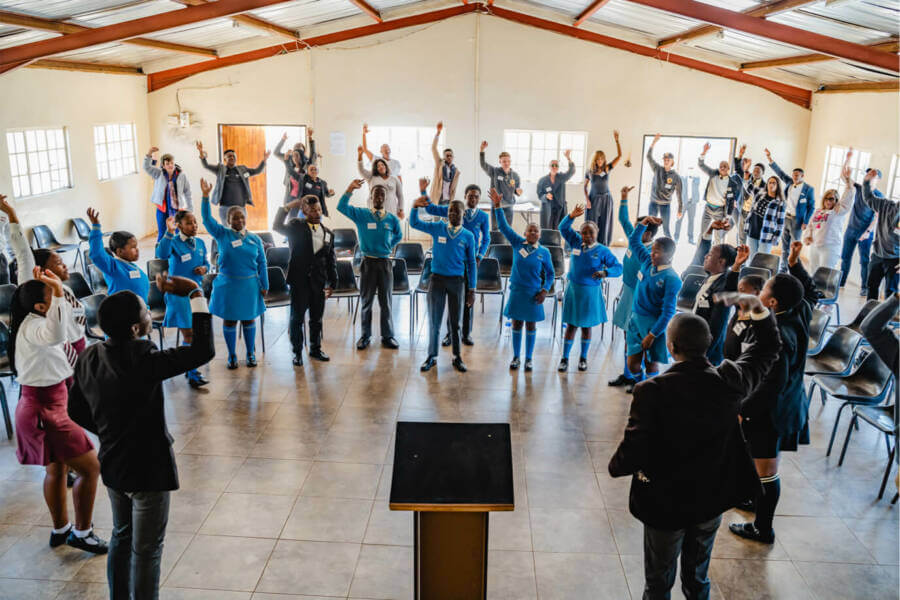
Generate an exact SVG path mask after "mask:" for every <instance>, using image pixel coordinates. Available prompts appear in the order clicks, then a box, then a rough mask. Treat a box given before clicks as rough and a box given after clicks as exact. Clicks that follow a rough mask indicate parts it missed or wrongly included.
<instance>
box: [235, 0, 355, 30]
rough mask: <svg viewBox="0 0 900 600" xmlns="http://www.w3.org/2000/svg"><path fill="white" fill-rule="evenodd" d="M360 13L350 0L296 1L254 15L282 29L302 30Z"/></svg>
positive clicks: (257, 11) (270, 7)
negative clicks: (302, 28) (276, 24)
mask: <svg viewBox="0 0 900 600" xmlns="http://www.w3.org/2000/svg"><path fill="white" fill-rule="evenodd" d="M359 12H360V10H359V9H358V8H356V6H354V5H353V4H351V3H350V2H349V1H348V0H296V1H295V2H285V3H284V4H276V5H275V6H269V7H266V8H261V9H259V10H254V11H252V14H254V15H256V16H257V17H260V18H261V19H265V20H267V21H272V22H273V23H278V24H279V25H281V26H282V27H288V28H290V29H300V28H301V27H308V26H310V25H314V24H316V23H322V22H325V21H331V20H334V19H342V18H344V17H352V16H353V15H357V14H359Z"/></svg>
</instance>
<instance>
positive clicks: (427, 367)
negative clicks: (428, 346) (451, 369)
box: [419, 356, 437, 373]
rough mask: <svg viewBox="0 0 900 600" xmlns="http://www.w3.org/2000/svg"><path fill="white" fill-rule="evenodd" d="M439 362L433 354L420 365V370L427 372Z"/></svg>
mask: <svg viewBox="0 0 900 600" xmlns="http://www.w3.org/2000/svg"><path fill="white" fill-rule="evenodd" d="M436 364H437V360H436V359H435V358H434V357H433V356H429V357H428V358H426V359H425V362H423V363H422V366H421V367H419V370H420V371H421V372H423V373H427V372H428V371H430V370H431V369H432V367H434V365H436Z"/></svg>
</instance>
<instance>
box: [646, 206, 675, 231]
mask: <svg viewBox="0 0 900 600" xmlns="http://www.w3.org/2000/svg"><path fill="white" fill-rule="evenodd" d="M671 208H672V205H671V204H657V203H656V201H655V200H651V201H650V208H648V209H647V213H648V214H649V215H650V216H651V217H655V216H657V215H659V218H660V219H662V226H663V233H664V234H665V236H666V237H672V234H671V233H669V214H670V212H671Z"/></svg>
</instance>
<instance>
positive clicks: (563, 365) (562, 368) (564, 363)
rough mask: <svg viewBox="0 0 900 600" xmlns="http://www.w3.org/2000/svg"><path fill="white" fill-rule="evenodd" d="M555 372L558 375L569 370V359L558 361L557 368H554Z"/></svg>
mask: <svg viewBox="0 0 900 600" xmlns="http://www.w3.org/2000/svg"><path fill="white" fill-rule="evenodd" d="M556 370H557V371H559V372H560V373H565V372H566V371H568V370H569V359H568V358H561V359H559V366H558V367H556Z"/></svg>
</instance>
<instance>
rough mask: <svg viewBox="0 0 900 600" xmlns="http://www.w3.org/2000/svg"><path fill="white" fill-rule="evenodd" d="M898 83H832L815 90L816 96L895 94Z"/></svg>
mask: <svg viewBox="0 0 900 600" xmlns="http://www.w3.org/2000/svg"><path fill="white" fill-rule="evenodd" d="M897 91H900V81H862V82H860V83H833V84H830V85H823V86H821V87H819V89H817V90H816V93H817V94H837V93H844V94H846V93H852V92H897Z"/></svg>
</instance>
